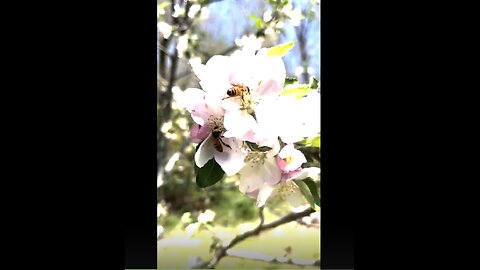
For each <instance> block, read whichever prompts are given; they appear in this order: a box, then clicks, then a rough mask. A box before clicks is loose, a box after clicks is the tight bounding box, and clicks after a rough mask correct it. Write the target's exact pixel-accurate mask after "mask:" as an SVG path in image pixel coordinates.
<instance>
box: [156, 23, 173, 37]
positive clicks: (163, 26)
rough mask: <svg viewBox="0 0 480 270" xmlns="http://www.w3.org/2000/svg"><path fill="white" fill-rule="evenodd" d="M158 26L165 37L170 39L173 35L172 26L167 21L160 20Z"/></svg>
mask: <svg viewBox="0 0 480 270" xmlns="http://www.w3.org/2000/svg"><path fill="white" fill-rule="evenodd" d="M157 28H158V31H159V32H160V35H161V36H162V37H163V38H164V39H168V38H169V37H170V36H171V35H172V26H171V25H170V24H168V23H166V22H159V23H158V24H157Z"/></svg>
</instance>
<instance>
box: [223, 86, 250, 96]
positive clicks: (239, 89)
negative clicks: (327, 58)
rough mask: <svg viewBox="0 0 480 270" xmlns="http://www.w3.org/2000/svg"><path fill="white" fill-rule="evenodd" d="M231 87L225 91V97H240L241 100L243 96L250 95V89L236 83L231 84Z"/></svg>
mask: <svg viewBox="0 0 480 270" xmlns="http://www.w3.org/2000/svg"><path fill="white" fill-rule="evenodd" d="M232 86H233V87H232V88H230V89H228V90H227V95H229V96H230V97H238V96H240V97H242V99H243V98H244V97H245V95H248V94H250V88H248V86H245V85H243V84H237V83H234V84H232Z"/></svg>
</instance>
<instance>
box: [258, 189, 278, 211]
mask: <svg viewBox="0 0 480 270" xmlns="http://www.w3.org/2000/svg"><path fill="white" fill-rule="evenodd" d="M274 189H275V188H274V187H272V186H270V185H267V184H264V185H263V186H262V187H261V188H260V191H259V192H258V196H257V207H262V206H264V205H265V202H267V199H268V198H269V197H270V195H272V192H273V190H274Z"/></svg>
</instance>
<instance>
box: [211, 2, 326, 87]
mask: <svg viewBox="0 0 480 270" xmlns="http://www.w3.org/2000/svg"><path fill="white" fill-rule="evenodd" d="M309 2H310V1H308V0H294V1H292V3H293V5H294V6H299V7H302V6H305V5H308V4H309ZM208 7H209V9H210V17H209V18H208V20H207V22H205V25H206V26H207V27H206V28H205V29H206V30H207V31H208V32H210V34H214V35H216V36H217V37H218V38H220V39H222V40H223V41H224V42H225V43H226V44H233V43H234V42H235V39H236V38H240V37H241V36H242V35H243V34H244V31H245V29H253V28H252V27H253V22H252V21H251V20H250V19H249V18H248V17H249V15H251V14H255V15H257V16H259V17H262V16H263V12H264V11H266V9H267V8H270V6H269V5H268V4H267V3H266V1H264V0H250V1H240V0H223V1H219V2H215V3H212V4H209V6H208ZM316 14H317V18H318V19H317V21H313V22H311V24H310V25H311V27H310V29H309V31H308V42H307V48H308V51H309V54H310V57H311V60H310V63H309V66H310V67H312V68H313V69H314V75H315V76H316V77H317V78H319V79H320V6H317V9H316ZM284 29H285V32H286V35H285V37H282V38H281V39H280V42H279V43H283V42H289V41H295V40H296V37H295V32H294V27H293V26H292V25H290V24H289V23H288V22H287V23H286V24H285V28H284ZM284 61H285V65H286V68H287V73H288V75H294V73H295V69H296V67H297V66H299V65H300V56H299V51H298V50H296V48H294V49H293V50H292V51H291V52H290V53H289V54H287V55H286V56H285V57H284Z"/></svg>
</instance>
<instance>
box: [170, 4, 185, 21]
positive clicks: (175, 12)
mask: <svg viewBox="0 0 480 270" xmlns="http://www.w3.org/2000/svg"><path fill="white" fill-rule="evenodd" d="M183 14H185V8H184V7H181V6H180V5H179V4H175V5H174V6H173V14H172V17H174V18H178V17H179V16H181V15H183Z"/></svg>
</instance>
